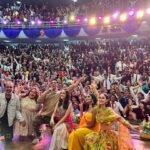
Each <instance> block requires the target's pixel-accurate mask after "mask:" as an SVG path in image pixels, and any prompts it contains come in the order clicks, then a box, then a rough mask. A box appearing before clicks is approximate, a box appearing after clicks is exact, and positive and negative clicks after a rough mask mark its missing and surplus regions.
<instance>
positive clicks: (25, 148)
mask: <svg viewBox="0 0 150 150" xmlns="http://www.w3.org/2000/svg"><path fill="white" fill-rule="evenodd" d="M132 139H133V143H134V146H135V149H136V150H150V141H145V140H141V139H140V138H139V136H138V135H137V134H132ZM50 141H51V137H50V136H48V135H45V137H43V140H42V141H41V142H40V143H39V144H37V145H35V146H33V145H32V143H31V141H26V142H20V141H18V137H17V136H15V138H14V141H13V142H12V143H10V144H5V143H4V142H3V141H0V150H48V149H49V145H50Z"/></svg>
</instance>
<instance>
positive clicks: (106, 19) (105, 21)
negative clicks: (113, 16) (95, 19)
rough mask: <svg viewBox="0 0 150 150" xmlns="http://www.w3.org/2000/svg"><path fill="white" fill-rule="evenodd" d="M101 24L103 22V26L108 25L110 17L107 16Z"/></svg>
mask: <svg viewBox="0 0 150 150" xmlns="http://www.w3.org/2000/svg"><path fill="white" fill-rule="evenodd" d="M103 22H104V24H109V23H110V17H109V16H107V17H105V18H104V21H103Z"/></svg>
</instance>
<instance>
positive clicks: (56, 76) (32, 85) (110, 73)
mask: <svg viewBox="0 0 150 150" xmlns="http://www.w3.org/2000/svg"><path fill="white" fill-rule="evenodd" d="M0 51H1V55H0V62H1V68H0V90H1V93H4V92H8V93H9V90H10V87H9V86H10V81H11V83H13V87H11V88H12V91H13V93H14V94H16V95H18V96H19V97H20V99H21V101H20V102H21V112H22V115H23V116H24V118H26V119H25V121H26V125H25V124H24V122H22V124H23V126H21V125H20V124H16V130H19V131H16V132H17V133H19V134H20V135H21V136H27V135H32V134H33V133H34V135H35V136H36V138H35V139H34V141H33V143H34V144H35V143H37V142H39V141H40V138H39V137H40V135H41V133H40V131H39V129H40V125H41V124H43V123H46V124H50V126H51V127H53V131H54V133H53V136H52V144H51V146H50V147H51V148H50V150H54V149H55V148H56V149H59V146H60V147H61V148H62V147H64V149H66V148H67V147H68V141H66V138H67V139H68V131H67V130H66V128H65V126H64V124H63V123H64V122H65V123H66V122H69V127H68V128H69V130H70V132H71V129H72V124H74V125H77V124H79V122H80V123H81V121H82V119H81V118H82V116H83V115H84V114H85V113H87V112H92V108H95V106H96V105H99V106H100V105H101V103H102V102H101V101H105V99H109V100H108V101H107V103H109V107H111V108H112V110H114V112H115V114H117V117H118V116H122V118H125V119H127V120H129V121H131V122H134V123H141V122H142V121H143V120H146V121H148V118H149V115H150V90H149V89H150V59H149V58H150V44H149V39H147V40H146V39H143V40H140V41H128V40H102V41H93V42H92V41H90V42H88V41H78V42H73V43H68V44H67V43H66V44H64V43H56V44H45V45H44V44H43V45H34V44H32V45H26V44H25V45H24V44H16V45H13V44H12V45H8V46H6V45H1V46H0ZM8 83H9V86H8ZM8 87H9V88H8ZM52 91H57V92H56V93H55V92H54V93H55V94H54V93H53V92H52ZM59 91H61V92H60V93H59ZM99 95H100V96H99ZM106 95H107V96H106ZM99 99H101V101H100V100H99ZM33 100H34V101H33ZM97 101H98V104H97ZM57 102H58V103H57ZM56 103H57V104H56ZM37 105H38V108H37ZM55 105H56V106H55ZM50 108H51V109H50ZM54 108H55V109H54ZM104 110H105V108H104ZM37 111H38V112H39V115H38V116H36V112H37ZM107 111H108V110H106V114H107V113H108V112H107ZM97 113H100V114H101V113H102V112H99V111H98V112H97ZM111 113H112V112H111ZM111 113H110V114H109V115H110V116H111ZM106 114H103V115H104V116H105V115H106ZM107 115H108V114H107ZM109 115H108V116H109ZM35 116H36V118H35ZM68 116H70V117H71V120H72V121H70V119H69V118H68ZM49 117H50V118H51V119H48V118H49ZM84 117H85V116H84ZM106 117H107V116H106ZM3 119H4V120H5V118H3ZM97 119H98V118H96V120H97ZM101 119H102V118H101ZM101 119H99V120H101ZM117 119H118V118H117ZM121 121H122V122H123V124H124V125H126V126H127V127H128V128H131V129H134V128H133V127H132V126H130V125H129V124H128V123H126V122H124V120H122V119H121ZM85 122H86V123H87V122H88V121H86V120H85ZM98 122H99V121H98ZM102 122H103V121H102ZM102 122H101V123H102ZM32 123H33V124H32ZM55 123H56V124H55ZM87 124H88V123H87ZM104 124H105V125H106V123H104ZM104 124H103V123H102V126H103V125H104ZM92 125H93V124H90V125H89V126H88V125H87V127H89V128H90V127H93V126H92ZM105 125H104V126H105ZM107 125H108V126H109V125H110V124H107ZM24 126H25V127H24ZM74 128H75V127H74ZM105 130H106V129H105ZM33 131H34V132H33ZM96 131H97V130H96ZM108 131H109V129H108ZM58 133H59V134H58ZM61 133H62V136H61V137H60V134H61ZM80 133H82V132H80ZM88 133H89V132H88ZM126 133H127V132H126ZM72 134H76V133H75V132H73V133H72ZM72 134H71V135H72ZM102 134H105V133H102ZM71 135H70V136H69V147H70V148H69V149H70V150H73V147H74V144H75V143H76V142H71V140H74V138H73V137H71ZM110 135H111V134H110ZM90 136H91V135H90ZM92 136H93V135H92ZM60 138H61V139H60ZM86 138H87V141H88V136H87V137H86ZM62 139H64V140H62ZM112 139H113V140H115V138H112ZM112 139H110V140H112ZM87 141H86V142H87ZM86 144H87V145H88V142H87V143H86ZM58 145H59V146H58ZM77 145H79V143H78V144H77ZM57 146H58V148H57ZM79 150H80V148H79Z"/></svg>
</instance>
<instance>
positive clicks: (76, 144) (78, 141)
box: [68, 94, 100, 150]
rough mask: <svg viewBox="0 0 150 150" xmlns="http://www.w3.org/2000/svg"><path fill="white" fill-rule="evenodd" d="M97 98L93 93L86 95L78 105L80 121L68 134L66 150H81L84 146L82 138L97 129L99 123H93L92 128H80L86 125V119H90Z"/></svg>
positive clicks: (98, 128)
mask: <svg viewBox="0 0 150 150" xmlns="http://www.w3.org/2000/svg"><path fill="white" fill-rule="evenodd" d="M96 102H97V99H96V96H95V95H94V94H90V95H86V96H85V98H84V102H83V103H84V104H82V105H80V118H81V120H80V123H79V127H78V128H77V129H76V130H74V131H73V132H72V133H71V134H70V135H69V140H68V150H82V149H83V147H84V145H83V144H84V138H85V136H86V135H87V134H89V133H91V132H93V131H95V132H96V131H99V130H100V125H99V124H95V126H93V127H92V128H90V129H88V128H82V127H84V126H86V125H87V123H86V122H87V121H90V120H91V119H92V111H93V107H94V106H95V105H96Z"/></svg>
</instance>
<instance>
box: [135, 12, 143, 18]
mask: <svg viewBox="0 0 150 150" xmlns="http://www.w3.org/2000/svg"><path fill="white" fill-rule="evenodd" d="M143 16H144V11H143V10H139V11H138V12H137V14H136V17H137V19H141V18H143Z"/></svg>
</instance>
